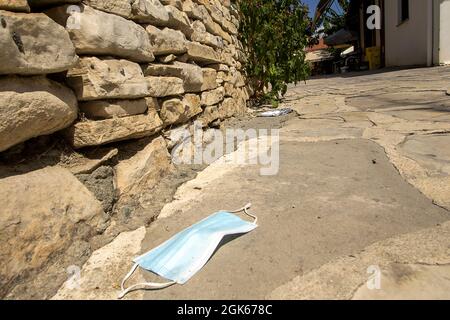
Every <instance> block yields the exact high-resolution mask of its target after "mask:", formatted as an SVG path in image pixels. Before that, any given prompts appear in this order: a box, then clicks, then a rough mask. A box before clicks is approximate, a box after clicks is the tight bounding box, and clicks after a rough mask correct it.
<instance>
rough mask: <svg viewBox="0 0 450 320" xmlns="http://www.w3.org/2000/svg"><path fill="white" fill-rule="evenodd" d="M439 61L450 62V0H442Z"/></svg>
mask: <svg viewBox="0 0 450 320" xmlns="http://www.w3.org/2000/svg"><path fill="white" fill-rule="evenodd" d="M440 16H441V17H440V21H439V24H440V28H439V29H440V30H439V62H440V63H441V64H450V0H440Z"/></svg>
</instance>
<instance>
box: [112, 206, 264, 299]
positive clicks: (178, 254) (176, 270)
mask: <svg viewBox="0 0 450 320" xmlns="http://www.w3.org/2000/svg"><path fill="white" fill-rule="evenodd" d="M250 206H251V204H248V205H246V206H245V207H244V208H242V209H240V210H236V211H231V212H230V211H220V212H217V213H215V214H213V215H211V216H209V217H208V218H206V219H204V220H202V221H200V222H198V223H196V224H194V225H193V226H191V227H189V228H187V229H185V230H184V231H182V232H180V233H178V234H176V235H175V236H174V237H172V238H171V239H169V240H168V241H166V242H164V243H163V244H161V245H160V246H158V247H156V248H155V249H153V250H151V251H149V252H148V253H146V254H144V255H142V256H140V257H138V258H136V259H134V263H135V264H134V266H133V267H132V268H131V270H130V272H129V273H128V274H127V275H126V276H125V278H124V279H123V281H122V285H121V288H122V293H121V294H120V296H119V299H121V298H123V297H124V296H125V295H126V294H128V293H129V292H131V291H134V290H137V289H164V288H167V287H169V286H171V285H174V284H176V283H178V284H185V283H186V282H187V281H188V280H189V279H190V278H192V277H193V276H194V275H195V274H196V273H197V272H198V271H199V270H200V269H201V268H203V266H204V265H205V264H206V263H207V262H208V260H209V259H210V258H211V256H212V255H213V253H214V252H215V250H216V249H217V246H218V245H219V244H220V242H221V241H222V239H223V238H224V237H225V236H227V235H236V234H244V233H248V232H250V231H252V230H254V229H256V228H257V227H258V226H257V224H256V223H257V221H258V218H257V217H256V216H254V215H252V214H250V213H248V211H247V210H248V209H249V208H250ZM242 211H244V212H245V214H247V215H248V216H250V217H252V218H253V219H254V221H253V222H248V221H245V220H243V219H241V218H239V217H238V216H236V215H234V214H233V213H238V212H242ZM138 267H141V268H142V269H145V270H147V271H151V272H153V273H155V274H157V275H159V276H161V277H163V278H165V279H168V280H170V281H169V282H166V283H153V282H145V283H139V284H136V285H133V286H131V287H130V288H127V289H125V282H126V281H127V280H128V279H129V278H130V277H131V275H132V274H133V273H134V271H136V269H137V268H138Z"/></svg>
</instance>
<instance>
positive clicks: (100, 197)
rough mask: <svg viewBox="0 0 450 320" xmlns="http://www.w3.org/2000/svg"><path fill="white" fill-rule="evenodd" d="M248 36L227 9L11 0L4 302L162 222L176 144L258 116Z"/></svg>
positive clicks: (0, 172) (0, 1) (1, 181)
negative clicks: (125, 235) (197, 132)
mask: <svg viewBox="0 0 450 320" xmlns="http://www.w3.org/2000/svg"><path fill="white" fill-rule="evenodd" d="M238 26H239V23H238V19H237V13H236V9H235V5H234V4H233V1H227V0H225V1H219V0H184V1H181V0H83V1H81V0H28V1H26V0H0V199H1V201H0V207H1V208H2V209H1V210H0V229H1V230H2V232H1V233H0V242H1V243H2V244H3V245H2V246H1V248H0V260H1V261H2V266H1V267H0V298H10V299H14V298H27V299H30V298H31V299H42V298H50V297H51V296H52V294H54V293H55V292H56V290H57V289H58V288H59V286H60V285H61V284H62V283H63V282H64V281H66V280H67V271H66V270H67V268H68V267H69V266H72V265H77V266H81V265H82V264H83V262H84V261H86V259H87V258H88V257H89V255H90V253H92V252H93V250H95V249H96V248H98V247H99V246H101V245H104V244H105V242H107V241H110V240H111V239H112V238H113V237H114V236H116V235H117V234H118V233H119V232H121V231H124V230H128V229H130V228H135V227H138V226H142V225H146V224H148V223H150V222H151V221H152V219H153V218H155V217H156V216H157V214H158V213H159V211H158V212H157V209H155V210H154V212H153V211H151V210H149V208H153V207H151V206H152V205H153V203H154V202H158V201H155V200H154V199H153V198H151V196H153V195H152V192H153V191H155V190H157V188H156V186H157V184H158V183H162V184H164V182H165V180H163V179H164V177H168V176H170V174H174V175H176V172H175V170H174V168H175V166H174V163H173V162H174V161H172V160H173V159H172V158H171V154H170V151H171V150H172V149H173V148H175V147H176V146H177V144H180V143H182V142H183V141H182V140H183V139H182V136H180V139H178V138H174V135H173V134H174V133H177V132H181V131H183V130H190V131H191V132H192V129H193V125H194V121H198V122H199V123H200V124H201V126H202V127H203V129H204V131H205V137H206V136H208V133H210V132H211V131H212V130H213V129H211V128H210V127H215V126H216V125H217V124H218V123H220V121H221V120H223V119H226V118H229V117H233V116H238V115H242V114H244V113H245V112H246V102H247V100H248V93H247V89H246V87H245V79H244V77H243V75H242V62H243V59H242V57H243V54H242V52H241V50H240V48H241V46H240V43H239V41H238V38H237V32H238V31H237V30H238ZM33 138H37V139H33ZM64 141H65V142H64ZM41 143H42V146H41ZM60 144H61V145H60ZM55 145H56V146H59V147H54V146H55ZM48 146H50V148H48ZM41 147H42V148H43V149H42V151H40V149H39V148H41ZM52 148H53V149H52ZM28 151H33V152H36V154H37V156H36V157H34V156H30V157H28V158H26V157H25V156H28ZM10 156H11V157H13V158H14V157H18V160H17V162H14V161H12V162H8V160H6V161H4V159H9V157H10ZM22 156H24V157H25V158H26V160H24V159H22ZM44 158H45V159H47V160H44ZM180 179H181V178H180ZM171 187H172V186H171ZM163 190H164V188H163ZM156 194H157V195H158V194H159V193H157V191H156ZM162 199H166V198H162ZM163 201H165V200H161V202H163ZM158 203H159V202H158ZM158 205H159V204H158ZM137 209H139V210H140V211H139V210H137ZM152 210H153V209H152ZM141 211H142V212H141Z"/></svg>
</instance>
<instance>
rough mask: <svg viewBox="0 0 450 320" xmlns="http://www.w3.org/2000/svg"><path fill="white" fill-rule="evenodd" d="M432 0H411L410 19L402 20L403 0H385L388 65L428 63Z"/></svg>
mask: <svg viewBox="0 0 450 320" xmlns="http://www.w3.org/2000/svg"><path fill="white" fill-rule="evenodd" d="M430 1H432V0H410V4H409V6H410V11H409V20H407V21H404V22H403V23H400V24H399V0H387V1H385V39H386V40H385V41H386V66H388V67H389V66H409V65H427V64H428V63H429V62H430V50H429V46H430V37H432V34H430V30H431V28H430V23H431V19H432V18H431V17H432V14H431V12H430V8H431V6H430ZM442 1H445V2H448V0H442ZM441 20H442V19H441ZM447 22H448V21H447Z"/></svg>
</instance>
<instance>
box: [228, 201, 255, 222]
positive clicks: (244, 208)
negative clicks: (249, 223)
mask: <svg viewBox="0 0 450 320" xmlns="http://www.w3.org/2000/svg"><path fill="white" fill-rule="evenodd" d="M251 207H252V204H251V203H247V204H246V205H245V206H244V207H242V208H241V209H239V210H236V211H230V213H239V212H242V211H244V212H245V214H246V215H248V216H249V217H251V218H253V219H254V221H253V224H255V225H256V224H257V223H258V217H257V216H255V215H253V214H251V213H249V212H248V209H250V208H251Z"/></svg>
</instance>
